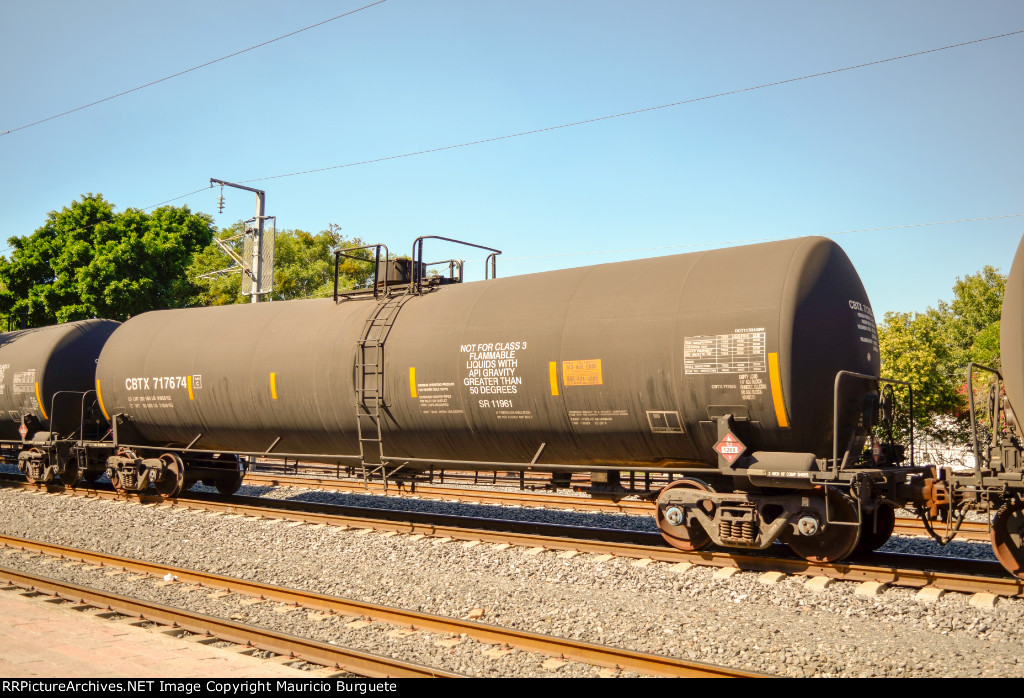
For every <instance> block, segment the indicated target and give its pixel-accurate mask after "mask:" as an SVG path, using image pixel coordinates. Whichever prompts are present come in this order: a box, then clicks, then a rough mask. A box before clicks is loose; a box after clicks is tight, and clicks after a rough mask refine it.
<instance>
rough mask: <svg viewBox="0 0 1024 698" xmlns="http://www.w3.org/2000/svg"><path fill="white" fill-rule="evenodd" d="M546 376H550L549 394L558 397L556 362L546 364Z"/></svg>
mask: <svg viewBox="0 0 1024 698" xmlns="http://www.w3.org/2000/svg"><path fill="white" fill-rule="evenodd" d="M548 374H550V376H551V394H552V395H558V362H557V361H552V362H550V363H549V364H548Z"/></svg>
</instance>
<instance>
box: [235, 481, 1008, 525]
mask: <svg viewBox="0 0 1024 698" xmlns="http://www.w3.org/2000/svg"><path fill="white" fill-rule="evenodd" d="M245 484H246V485H251V486H255V487H261V486H262V487H299V488H306V489H315V490H323V491H327V492H342V493H354V494H361V493H371V494H387V495H393V496H396V497H418V498H422V499H438V500H445V501H459V502H466V503H468V504H497V505H504V506H524V507H541V508H547V509H566V510H576V511H588V512H600V513H615V514H635V515H642V516H653V515H654V505H653V504H652V503H651V502H647V501H643V500H638V499H622V500H619V501H618V502H612V501H610V500H601V499H590V498H584V497H573V496H571V495H560V494H555V493H553V492H535V491H519V490H517V491H511V492H510V491H502V490H487V489H479V488H472V489H470V488H467V487H465V486H445V485H416V486H415V487H414V488H413V487H410V486H408V485H402V486H398V485H395V484H394V483H391V484H389V485H388V486H387V487H385V486H384V483H382V482H376V481H363V480H340V479H337V478H325V477H310V476H303V475H279V474H273V473H263V472H257V473H249V474H247V475H246V476H245ZM937 526H939V529H938V530H939V531H940V532H942V530H943V527H942V525H941V524H937ZM894 533H895V534H897V535H903V536H923V535H927V531H926V530H925V528H924V524H923V523H922V522H921V520H920V519H918V518H912V517H898V518H897V519H896V528H895V530H894ZM957 537H958V538H959V539H962V540H982V541H988V540H989V538H990V532H989V525H988V522H986V521H964V522H963V524H962V525H961V527H960V530H959V532H958V533H957Z"/></svg>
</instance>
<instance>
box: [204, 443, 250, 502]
mask: <svg viewBox="0 0 1024 698" xmlns="http://www.w3.org/2000/svg"><path fill="white" fill-rule="evenodd" d="M213 460H214V461H215V462H216V463H218V464H223V465H225V466H227V467H225V468H224V471H225V472H224V474H223V475H221V476H220V477H217V478H214V480H213V482H212V483H210V484H212V485H213V486H214V487H216V488H217V491H218V492H220V493H221V494H223V495H225V496H228V495H232V494H234V493H235V492H237V491H238V488H239V487H241V486H242V478H243V477H244V476H245V473H244V472H243V471H242V469H241V467H240V466H239V462H238V456H233V455H230V454H227V453H219V454H217V455H216V456H214V458H213ZM228 468H230V470H229V469H228ZM203 484H204V485H205V484H207V483H206V481H205V480H204V481H203Z"/></svg>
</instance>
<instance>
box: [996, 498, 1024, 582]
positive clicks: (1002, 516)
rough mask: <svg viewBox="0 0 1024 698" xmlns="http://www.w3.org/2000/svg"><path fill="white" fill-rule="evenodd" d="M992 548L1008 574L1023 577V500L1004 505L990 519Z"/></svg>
mask: <svg viewBox="0 0 1024 698" xmlns="http://www.w3.org/2000/svg"><path fill="white" fill-rule="evenodd" d="M992 550H993V551H995V554H996V559H997V560H999V564H1001V565H1002V566H1003V567H1005V568H1006V570H1007V571H1008V572H1009V573H1010V574H1012V575H1014V576H1017V577H1021V578H1024V501H1021V500H1017V501H1016V502H1014V503H1012V504H1008V505H1006V506H1004V507H1003V508H1002V509H1000V510H999V512H998V513H997V514H996V515H995V518H993V519H992Z"/></svg>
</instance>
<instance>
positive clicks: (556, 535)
mask: <svg viewBox="0 0 1024 698" xmlns="http://www.w3.org/2000/svg"><path fill="white" fill-rule="evenodd" d="M0 482H3V484H8V485H10V484H15V485H16V484H20V486H22V487H25V488H26V489H35V490H37V491H40V490H39V487H38V486H36V485H30V484H28V483H24V482H22V483H15V482H13V481H12V480H8V479H5V480H2V481H0ZM72 493H73V494H74V495H76V496H93V497H104V498H109V499H128V500H131V501H136V502H139V503H143V504H150V505H159V506H168V507H171V506H184V507H187V508H197V509H205V510H209V511H215V512H221V513H223V514H236V515H243V516H252V517H256V518H264V519H280V520H285V521H292V522H299V523H307V524H325V525H331V526H337V527H346V528H354V529H371V530H376V531H380V532H395V533H404V534H410V535H417V536H424V537H426V536H430V537H433V538H442V539H450V540H459V541H479V542H484V543H498V544H501V543H504V544H509V545H517V546H521V547H526V548H531V549H536V550H538V551H541V550H550V551H559V552H567V553H568V552H572V553H592V554H597V555H612V556H617V557H623V558H632V559H636V560H650V561H658V562H664V563H668V564H674V565H678V564H685V565H704V566H711V567H735V568H738V569H740V570H746V571H764V572H768V571H775V572H783V573H786V574H793V575H802V576H812V577H815V576H823V577H831V578H833V579H837V580H843V581H855V582H865V581H871V582H876V583H881V584H889V585H893V586H903V587H910V588H918V589H919V588H923V587H926V586H927V587H935V588H937V589H940V590H943V591H955V592H963V593H990V594H996V595H999V596H1024V580H1021V579H1018V578H1016V577H1011V576H1010V575H1009V574H1008V573H1006V571H1005V570H1004V569H1003V568H1002V567H1001V566H1000V565H999V564H998V563H996V562H988V561H978V560H962V559H957V558H945V557H922V556H911V555H902V554H896V553H889V554H879V553H875V554H872V555H870V556H866V557H864V558H851V559H847V560H844V561H842V562H839V563H812V562H808V561H807V560H804V559H802V558H794V557H788V556H783V555H778V554H773V553H774V552H775V551H774V550H773V551H765V552H757V551H755V552H751V553H739V552H736V551H730V552H717V551H714V550H702V551H697V552H686V551H682V550H678V549H676V548H672V547H669V546H667V545H666V544H665V543H664V541H663V540H662V538H661V536H660V535H659V534H657V533H649V532H637V531H623V530H617V529H595V528H589V527H575V526H561V525H553V524H540V523H535V522H522V521H500V520H493V519H489V518H487V519H472V518H468V517H459V516H443V515H435V514H423V513H417V512H404V511H387V510H371V509H361V508H356V507H340V506H337V505H326V504H318V505H311V504H307V503H298V502H294V501H286V500H267V499H261V498H255V497H238V496H235V497H230V498H222V497H218V498H214V497H199V496H197V497H194V498H188V499H179V500H165V499H162V498H161V497H159V496H155V495H153V496H147V495H143V496H141V497H140V496H138V495H123V494H118V493H117V492H114V491H113V490H103V489H92V490H83V489H77V490H73V491H72Z"/></svg>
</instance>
